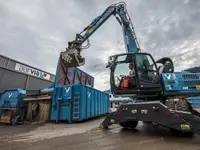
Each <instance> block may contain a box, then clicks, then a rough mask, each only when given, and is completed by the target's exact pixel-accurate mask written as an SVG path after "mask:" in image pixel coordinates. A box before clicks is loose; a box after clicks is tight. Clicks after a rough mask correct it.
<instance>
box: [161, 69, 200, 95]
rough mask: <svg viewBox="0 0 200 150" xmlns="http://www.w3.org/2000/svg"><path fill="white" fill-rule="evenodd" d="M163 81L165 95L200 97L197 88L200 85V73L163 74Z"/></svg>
mask: <svg viewBox="0 0 200 150" xmlns="http://www.w3.org/2000/svg"><path fill="white" fill-rule="evenodd" d="M162 79H163V84H164V85H163V86H164V92H165V95H177V94H178V93H180V94H197V95H199V89H197V88H196V86H197V85H200V73H185V72H184V73H180V72H174V73H163V74H162Z"/></svg>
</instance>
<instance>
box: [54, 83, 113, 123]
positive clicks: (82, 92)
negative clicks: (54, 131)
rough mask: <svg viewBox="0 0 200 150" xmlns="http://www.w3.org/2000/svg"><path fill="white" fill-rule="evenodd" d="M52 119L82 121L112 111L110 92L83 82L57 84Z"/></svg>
mask: <svg viewBox="0 0 200 150" xmlns="http://www.w3.org/2000/svg"><path fill="white" fill-rule="evenodd" d="M54 93H55V94H54V96H53V101H52V111H51V120H56V121H61V120H63V121H64V120H66V121H69V122H74V121H82V120H87V119H90V118H94V117H98V116H102V115H105V114H107V113H109V112H110V106H109V94H107V93H104V92H101V91H99V90H96V89H94V88H91V87H87V86H85V85H82V84H78V85H73V86H57V87H56V88H55V92H54Z"/></svg>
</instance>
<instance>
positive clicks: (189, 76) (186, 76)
mask: <svg viewBox="0 0 200 150" xmlns="http://www.w3.org/2000/svg"><path fill="white" fill-rule="evenodd" d="M182 77H183V79H184V80H198V79H200V78H199V75H197V74H183V75H182Z"/></svg>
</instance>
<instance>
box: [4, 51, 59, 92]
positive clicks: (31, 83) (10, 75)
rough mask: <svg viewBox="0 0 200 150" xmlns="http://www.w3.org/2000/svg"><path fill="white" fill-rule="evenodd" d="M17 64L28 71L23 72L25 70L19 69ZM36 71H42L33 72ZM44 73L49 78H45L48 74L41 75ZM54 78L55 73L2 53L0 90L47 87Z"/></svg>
mask: <svg viewBox="0 0 200 150" xmlns="http://www.w3.org/2000/svg"><path fill="white" fill-rule="evenodd" d="M17 65H18V66H20V65H22V66H23V67H24V68H23V69H26V70H25V71H27V72H26V73H22V71H23V70H21V71H20V69H19V68H18V69H17V67H16V66H17ZM30 69H31V70H30ZM34 71H35V72H36V73H40V74H38V75H39V76H34V74H31V73H34ZM43 74H45V75H47V77H48V79H44V78H45V77H46V76H45V77H43V76H41V75H43ZM54 78H55V76H54V75H53V74H50V73H47V72H45V71H43V70H40V69H37V68H34V67H31V66H29V65H26V64H24V63H21V62H18V61H16V60H14V59H11V58H8V57H5V56H3V55H0V92H3V91H4V90H5V89H8V88H21V89H28V90H38V89H43V88H47V87H49V86H50V85H51V84H52V83H53V81H54Z"/></svg>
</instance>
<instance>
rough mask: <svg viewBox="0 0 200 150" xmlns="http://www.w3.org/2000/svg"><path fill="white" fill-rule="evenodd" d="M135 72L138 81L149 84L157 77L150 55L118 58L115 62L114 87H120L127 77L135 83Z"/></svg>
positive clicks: (129, 55)
mask: <svg viewBox="0 0 200 150" xmlns="http://www.w3.org/2000/svg"><path fill="white" fill-rule="evenodd" d="M136 72H137V75H138V77H139V80H146V81H150V82H151V81H153V80H154V79H155V78H156V77H157V75H158V74H157V69H156V65H155V63H154V61H153V60H152V58H151V56H150V55H147V54H126V55H120V56H118V57H117V58H116V60H115V71H114V78H115V79H114V81H115V86H118V87H119V86H121V83H122V81H123V80H124V79H125V78H127V77H129V78H130V79H131V80H132V81H133V80H134V83H136V82H135V81H136ZM129 86H130V85H129Z"/></svg>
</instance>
